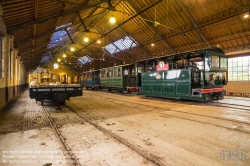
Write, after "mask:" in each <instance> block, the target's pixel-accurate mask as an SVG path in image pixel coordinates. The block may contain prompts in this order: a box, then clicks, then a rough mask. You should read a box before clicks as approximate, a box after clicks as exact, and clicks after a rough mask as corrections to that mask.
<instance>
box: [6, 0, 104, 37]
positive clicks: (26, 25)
mask: <svg viewBox="0 0 250 166" xmlns="http://www.w3.org/2000/svg"><path fill="white" fill-rule="evenodd" d="M105 2H106V0H101V1H100V2H99V3H96V4H93V5H85V6H81V7H78V8H74V9H70V10H67V11H65V12H64V13H58V14H54V15H52V16H49V17H44V18H41V19H38V20H35V21H29V22H26V23H22V24H19V25H16V26H13V27H9V28H8V33H13V32H14V31H17V30H20V29H25V28H26V27H28V26H31V25H34V24H41V23H44V22H46V21H48V20H51V19H55V18H58V17H62V16H65V15H68V14H72V13H75V12H80V11H81V10H87V9H91V8H93V7H97V6H98V5H101V4H103V3H105Z"/></svg>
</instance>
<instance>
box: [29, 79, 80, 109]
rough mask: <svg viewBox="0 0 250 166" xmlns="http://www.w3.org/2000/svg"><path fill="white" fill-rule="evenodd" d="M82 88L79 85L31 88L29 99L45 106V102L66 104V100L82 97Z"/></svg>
mask: <svg viewBox="0 0 250 166" xmlns="http://www.w3.org/2000/svg"><path fill="white" fill-rule="evenodd" d="M82 94H83V93H82V86H80V85H78V84H69V85H60V86H54V85H51V86H50V85H48V86H44V87H37V86H30V88H29V97H30V98H31V99H36V101H41V104H42V105H43V102H44V100H52V101H56V102H59V103H60V104H64V103H65V101H66V100H69V99H70V98H71V97H76V96H82Z"/></svg>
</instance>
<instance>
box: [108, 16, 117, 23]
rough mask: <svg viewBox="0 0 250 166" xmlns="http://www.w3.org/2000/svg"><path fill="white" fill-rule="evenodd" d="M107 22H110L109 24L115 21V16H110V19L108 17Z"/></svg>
mask: <svg viewBox="0 0 250 166" xmlns="http://www.w3.org/2000/svg"><path fill="white" fill-rule="evenodd" d="M109 22H110V23H111V24H114V23H116V19H115V17H114V16H111V17H110V19H109Z"/></svg>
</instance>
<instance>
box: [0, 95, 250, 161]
mask: <svg viewBox="0 0 250 166" xmlns="http://www.w3.org/2000/svg"><path fill="white" fill-rule="evenodd" d="M83 93H84V94H83V96H81V97H75V98H71V99H70V101H66V106H62V107H61V108H62V110H57V109H56V108H57V106H56V105H55V104H53V103H52V102H50V101H47V102H45V105H44V108H43V107H42V106H41V104H40V103H36V102H35V101H34V100H31V99H29V97H28V91H25V92H24V93H23V94H20V95H19V96H18V97H17V98H16V99H13V100H12V101H11V102H10V104H8V106H7V107H5V108H4V109H3V110H1V111H0V152H1V153H2V154H1V161H0V165H6V166H9V165H10V166H12V165H13V166H14V165H15V166H17V165H18V166H20V165H21V166H22V165H23V166H24V165H25V166H26V165H32V166H33V165H34V166H50V165H58V166H61V165H62V166H66V165H74V163H73V160H72V159H71V158H72V156H71V158H70V155H69V153H70V154H74V157H75V158H76V159H77V163H78V165H86V166H96V165H101V166H117V165H124V166H125V165H126V166H128V165H129V166H137V165H177V166H178V165H179V166H185V165H188V166H189V165H197V166H200V165H203V166H204V165H207V166H211V165H213V166H215V165H227V166H228V165H231V166H233V165H237V166H238V165H239V166H248V165H250V99H249V98H232V97H226V99H224V100H222V101H219V103H222V102H223V103H230V104H244V105H246V107H244V109H243V108H242V107H239V108H236V107H235V108H228V107H218V106H212V105H210V104H207V103H205V104H204V103H197V102H186V101H175V100H174V101H172V100H162V99H150V98H143V97H141V96H137V95H135V94H119V93H108V92H102V91H90V90H89V91H88V90H84V92H83ZM43 109H46V110H47V112H48V113H49V115H50V118H51V119H49V118H48V117H46V116H45V113H44V111H43ZM72 110H73V111H72ZM79 115H80V116H79ZM50 120H51V121H50ZM51 123H52V124H53V125H54V127H55V128H56V130H58V131H59V132H60V134H61V135H60V136H61V137H59V136H58V135H56V134H55V129H53V128H51ZM60 138H61V140H63V142H65V144H66V145H67V147H65V144H64V145H63V144H62V142H61V141H60ZM67 148H68V149H67ZM77 163H75V165H77Z"/></svg>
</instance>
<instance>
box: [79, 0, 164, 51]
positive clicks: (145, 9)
mask: <svg viewBox="0 0 250 166" xmlns="http://www.w3.org/2000/svg"><path fill="white" fill-rule="evenodd" d="M161 1H162V0H158V1H156V2H154V3H152V4H150V5H149V6H147V7H146V8H144V9H143V10H141V11H140V12H139V13H137V14H135V15H133V16H132V17H130V19H128V20H126V21H124V22H122V23H121V24H119V25H118V26H117V27H115V28H113V29H111V30H110V31H108V32H107V33H105V34H103V35H101V36H100V37H99V38H103V37H105V36H107V35H108V34H110V33H111V32H113V31H114V30H116V29H118V28H119V27H121V26H122V25H124V24H126V23H127V22H128V21H130V20H131V19H133V18H135V17H137V16H139V15H140V14H141V13H143V12H145V11H147V10H148V9H150V8H151V7H152V6H154V5H156V4H158V3H160V2H161ZM96 41H97V40H95V41H92V42H90V43H89V44H88V45H86V46H85V47H83V48H81V49H79V50H78V51H76V52H75V53H74V54H76V53H78V52H80V51H82V50H83V49H85V48H87V47H88V46H90V45H91V44H94V43H95V42H96Z"/></svg>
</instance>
